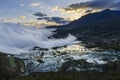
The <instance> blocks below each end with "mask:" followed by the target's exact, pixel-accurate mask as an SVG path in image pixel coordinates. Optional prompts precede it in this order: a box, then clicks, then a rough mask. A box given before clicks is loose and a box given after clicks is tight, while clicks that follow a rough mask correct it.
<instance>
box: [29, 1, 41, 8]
mask: <svg viewBox="0 0 120 80" xmlns="http://www.w3.org/2000/svg"><path fill="white" fill-rule="evenodd" d="M30 6H31V7H36V6H40V2H33V3H31V4H30Z"/></svg>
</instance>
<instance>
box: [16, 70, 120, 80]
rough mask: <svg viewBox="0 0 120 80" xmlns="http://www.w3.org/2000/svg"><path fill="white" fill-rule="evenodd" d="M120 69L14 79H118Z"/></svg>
mask: <svg viewBox="0 0 120 80" xmlns="http://www.w3.org/2000/svg"><path fill="white" fill-rule="evenodd" d="M119 74H120V71H113V70H111V71H105V72H98V71H81V72H47V73H33V74H31V75H28V76H23V77H17V78H16V79H14V80H120V76H119Z"/></svg>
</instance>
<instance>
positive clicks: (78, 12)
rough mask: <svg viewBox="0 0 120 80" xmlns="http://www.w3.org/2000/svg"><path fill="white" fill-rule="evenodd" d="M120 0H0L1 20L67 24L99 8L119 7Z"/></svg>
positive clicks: (29, 23)
mask: <svg viewBox="0 0 120 80" xmlns="http://www.w3.org/2000/svg"><path fill="white" fill-rule="evenodd" d="M119 5H120V0H0V22H1V21H4V22H15V23H23V24H24V25H32V26H47V25H59V24H67V23H68V22H69V21H73V20H76V19H78V18H80V17H81V16H83V15H85V14H87V13H91V12H96V11H99V10H103V9H107V8H111V9H119V8H120V6H119Z"/></svg>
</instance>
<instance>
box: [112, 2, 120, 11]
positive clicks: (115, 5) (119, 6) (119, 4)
mask: <svg viewBox="0 0 120 80" xmlns="http://www.w3.org/2000/svg"><path fill="white" fill-rule="evenodd" d="M111 7H112V8H114V9H118V10H120V2H117V3H116V4H114V5H112V6H111Z"/></svg>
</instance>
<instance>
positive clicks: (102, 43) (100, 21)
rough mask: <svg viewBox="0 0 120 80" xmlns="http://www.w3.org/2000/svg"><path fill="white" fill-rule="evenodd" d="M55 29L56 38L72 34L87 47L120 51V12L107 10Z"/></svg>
mask: <svg viewBox="0 0 120 80" xmlns="http://www.w3.org/2000/svg"><path fill="white" fill-rule="evenodd" d="M54 28H57V29H56V34H55V35H54V37H56V38H60V37H66V36H67V35H68V33H70V34H72V35H74V36H76V37H77V39H78V40H81V41H83V43H85V44H86V46H87V47H100V48H103V49H114V50H120V48H119V47H120V11H115V10H110V9H106V10H103V11H101V12H96V13H91V14H88V15H85V16H83V17H81V18H80V19H78V20H75V21H73V22H71V23H69V24H67V25H63V26H59V27H54Z"/></svg>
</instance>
